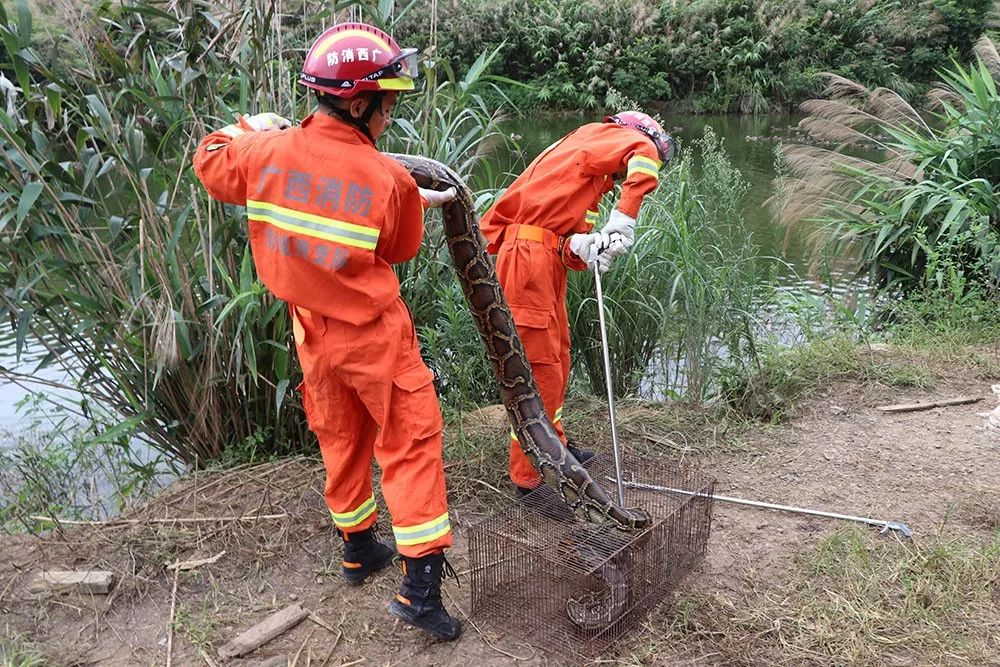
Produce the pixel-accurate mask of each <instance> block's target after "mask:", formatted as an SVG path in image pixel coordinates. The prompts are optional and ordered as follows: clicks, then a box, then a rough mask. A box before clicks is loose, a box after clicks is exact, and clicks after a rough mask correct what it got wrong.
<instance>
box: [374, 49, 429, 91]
mask: <svg viewBox="0 0 1000 667" xmlns="http://www.w3.org/2000/svg"><path fill="white" fill-rule="evenodd" d="M419 64H420V63H419V58H418V57H417V50H416V49H403V51H402V53H400V54H399V55H398V56H396V57H395V58H393V59H392V60H390V61H389V62H388V64H386V65H385V66H384V67H380V68H378V69H377V70H375V71H374V72H372V73H371V74H369V75H367V76H366V77H364V79H363V80H364V81H380V80H387V79H404V80H406V81H410V82H412V81H413V80H414V79H416V78H417V77H418V76H419V75H420V70H419ZM409 88H413V86H412V85H410V86H409Z"/></svg>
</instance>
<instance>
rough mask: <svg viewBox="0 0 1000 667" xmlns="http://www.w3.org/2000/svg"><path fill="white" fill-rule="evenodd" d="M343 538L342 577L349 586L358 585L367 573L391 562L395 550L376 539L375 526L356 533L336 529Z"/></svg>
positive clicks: (366, 576)
mask: <svg viewBox="0 0 1000 667" xmlns="http://www.w3.org/2000/svg"><path fill="white" fill-rule="evenodd" d="M337 532H338V533H340V537H342V538H343V540H344V566H343V573H344V579H345V580H346V581H347V583H348V584H349V585H351V586H360V585H361V584H363V583H364V581H365V579H367V578H368V575H369V574H372V573H373V572H378V571H379V570H381V569H382V568H384V567H386V566H387V565H389V564H390V563H391V562H392V559H393V558H395V557H396V550H395V549H393V548H392V547H390V546H389V545H388V544H383V543H382V542H379V541H378V537H377V535H376V533H375V527H374V526H372V527H370V528H366V529H365V530H362V531H358V532H356V533H345V532H344V531H342V530H340V529H339V528H338V529H337Z"/></svg>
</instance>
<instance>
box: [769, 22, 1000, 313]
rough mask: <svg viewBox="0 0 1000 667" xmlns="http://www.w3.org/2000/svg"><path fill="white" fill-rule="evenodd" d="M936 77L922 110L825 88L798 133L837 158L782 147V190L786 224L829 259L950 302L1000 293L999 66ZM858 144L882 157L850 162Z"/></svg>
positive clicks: (990, 53)
mask: <svg viewBox="0 0 1000 667" xmlns="http://www.w3.org/2000/svg"><path fill="white" fill-rule="evenodd" d="M976 51H977V54H978V56H979V58H978V60H977V62H976V63H975V64H973V65H971V66H969V67H965V66H963V65H960V64H958V63H954V64H953V65H952V67H951V68H949V69H947V70H944V71H940V72H939V73H938V74H939V77H940V84H939V86H938V88H937V89H936V90H935V91H933V93H932V94H931V96H930V97H929V98H928V100H927V105H926V108H915V107H913V106H911V105H910V104H908V103H907V102H906V101H904V100H903V99H902V97H901V96H900V95H898V94H897V93H895V92H893V91H891V90H887V89H884V88H879V89H875V90H869V89H868V88H866V87H864V86H862V85H860V84H858V83H856V82H853V81H850V80H847V79H844V78H841V77H836V76H832V75H831V76H830V77H828V80H829V84H830V85H829V87H828V91H827V92H828V97H829V99H824V100H813V101H811V102H808V103H806V104H805V105H804V109H805V110H806V111H807V112H808V113H809V114H810V115H809V117H808V118H806V119H805V120H804V121H802V125H803V127H804V128H805V129H806V130H808V132H809V133H810V134H811V135H812V136H813V137H815V138H818V139H821V140H826V141H834V142H837V143H838V144H839V146H838V147H837V148H834V149H825V148H819V147H816V146H799V145H796V146H790V147H788V148H786V149H785V150H784V158H785V161H786V163H787V165H788V169H789V172H790V175H789V177H788V178H785V179H783V180H782V181H780V183H779V185H780V187H781V191H782V197H781V199H780V207H781V213H782V217H783V219H784V221H785V222H786V223H787V224H790V225H795V224H807V225H818V228H819V234H818V240H819V243H818V249H819V252H820V253H822V254H823V255H825V256H843V255H847V254H852V255H853V256H857V257H858V259H859V263H860V267H861V270H862V271H864V272H868V273H869V274H870V275H871V276H872V277H873V278H874V279H875V280H876V281H877V282H878V284H880V285H882V286H883V287H891V286H900V287H902V288H903V289H904V290H906V291H913V290H918V289H931V290H936V291H940V292H943V293H946V294H947V295H948V296H949V297H950V298H951V299H952V300H953V301H955V302H956V303H958V302H961V301H962V300H964V299H967V298H970V297H971V298H981V297H982V296H987V297H989V296H995V294H996V290H997V288H998V287H1000V252H998V251H1000V195H998V193H997V182H998V178H1000V94H998V90H997V83H996V81H997V79H996V77H997V75H998V73H1000V56H998V55H997V52H996V48H995V47H994V45H993V43H992V42H991V41H989V40H988V39H986V38H983V40H981V41H980V42H979V44H978V45H977V49H976ZM860 142H866V143H870V144H874V145H876V146H878V147H879V148H880V150H881V157H880V158H875V159H863V158H860V157H856V156H855V155H854V154H853V153H852V150H851V148H852V147H853V146H854V145H856V144H858V143H860Z"/></svg>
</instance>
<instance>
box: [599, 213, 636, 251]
mask: <svg viewBox="0 0 1000 667" xmlns="http://www.w3.org/2000/svg"><path fill="white" fill-rule="evenodd" d="M601 231H602V232H604V233H605V234H607V235H608V236H611V235H613V234H620V235H621V241H622V245H623V246H624V247H625V252H628V249H629V248H631V247H632V244H634V243H635V218H630V217H629V216H627V215H625V214H624V213H622V212H621V211H619V210H618V209H617V208H616V209H615V210H613V211H611V215H609V216H608V222H607V224H605V225H604V226H603V227H601Z"/></svg>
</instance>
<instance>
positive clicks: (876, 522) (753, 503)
mask: <svg viewBox="0 0 1000 667" xmlns="http://www.w3.org/2000/svg"><path fill="white" fill-rule="evenodd" d="M607 479H608V481H609V482H615V481H616V482H618V485H619V486H621V485H622V484H624V485H625V486H627V487H629V488H630V489H644V490H646V491H661V492H663V493H681V494H684V495H687V496H697V497H699V498H711V499H712V500H719V501H721V502H724V503H733V504H736V505H749V506H750V507H761V508H763V509H769V510H779V511H781V512H794V513H795V514H809V515H811V516H822V517H826V518H828V519H841V520H843V521H858V522H860V523H867V524H869V525H872V526H878V527H879V528H881V529H882V532H885V531H887V530H894V531H896V532H898V533H899V534H901V535H902V536H903V537H913V531H912V530H910V528H909V526H907V525H906V524H905V523H902V522H900V521H885V520H883V519H869V518H868V517H865V516H852V515H850V514H837V513H835V512H822V511H820V510H811V509H806V508H804V507H792V506H790V505H775V504H773V503H765V502H761V501H759V500H744V499H743V498H731V497H729V496H718V495H714V494H709V493H697V492H695V491H685V490H684V489H674V488H671V487H669V486H656V485H654V484H642V483H640V482H622V480H621V475H619V477H618V479H617V480H614V479H612V478H611V477H608V478H607Z"/></svg>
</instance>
